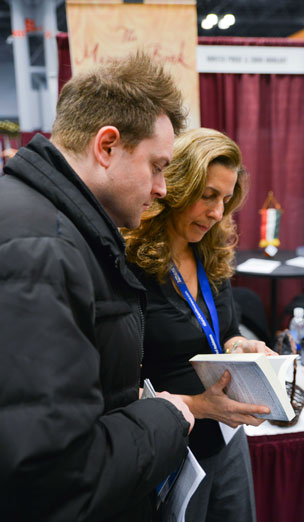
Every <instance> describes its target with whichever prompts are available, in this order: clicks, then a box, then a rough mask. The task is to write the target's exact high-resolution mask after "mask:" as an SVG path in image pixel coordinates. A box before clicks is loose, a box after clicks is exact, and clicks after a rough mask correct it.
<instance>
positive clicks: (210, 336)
mask: <svg viewBox="0 0 304 522" xmlns="http://www.w3.org/2000/svg"><path fill="white" fill-rule="evenodd" d="M195 258H196V266H197V275H198V281H199V285H200V288H201V292H202V295H203V296H204V299H205V302H206V305H207V308H208V311H209V313H210V317H211V321H212V325H213V329H212V328H211V326H210V324H209V323H208V321H207V319H206V317H205V315H204V314H203V312H202V310H201V309H200V307H199V306H198V304H197V303H196V301H195V300H194V299H193V297H192V295H191V294H190V292H189V290H188V287H187V285H186V283H185V281H184V279H183V277H182V275H181V273H180V272H179V270H178V268H177V266H176V265H175V263H173V262H172V263H173V265H172V267H171V269H170V274H171V275H172V277H173V279H174V281H175V283H176V284H177V286H178V288H179V289H180V291H181V293H182V294H183V296H184V298H185V299H186V301H187V302H188V304H189V306H190V307H191V309H192V310H193V313H194V314H195V316H196V318H197V320H198V322H199V324H200V325H201V327H202V329H203V330H204V332H205V334H206V337H207V341H208V343H209V346H210V348H211V350H212V351H213V353H222V348H221V345H220V330H219V322H218V315H217V311H216V307H215V303H214V299H213V295H212V292H211V288H210V285H209V281H208V278H207V275H206V272H205V269H204V267H203V265H202V262H201V260H200V258H199V255H198V253H197V252H196V250H195Z"/></svg>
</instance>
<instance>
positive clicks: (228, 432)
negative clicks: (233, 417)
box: [219, 422, 241, 446]
mask: <svg viewBox="0 0 304 522" xmlns="http://www.w3.org/2000/svg"><path fill="white" fill-rule="evenodd" d="M219 426H220V428H221V432H222V435H223V438H224V441H225V444H226V446H227V444H229V442H230V441H231V439H232V437H234V435H235V434H236V432H237V430H238V429H239V428H240V427H241V425H240V426H238V427H237V428H231V426H228V425H227V424H224V423H223V422H219Z"/></svg>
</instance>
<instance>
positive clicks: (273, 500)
mask: <svg viewBox="0 0 304 522" xmlns="http://www.w3.org/2000/svg"><path fill="white" fill-rule="evenodd" d="M248 443H249V449H250V455H251V463H252V471H253V478H254V487H255V493H256V510H257V520H258V522H303V520H304V495H303V484H304V466H303V453H304V434H303V433H285V434H280V435H264V436H258V437H248Z"/></svg>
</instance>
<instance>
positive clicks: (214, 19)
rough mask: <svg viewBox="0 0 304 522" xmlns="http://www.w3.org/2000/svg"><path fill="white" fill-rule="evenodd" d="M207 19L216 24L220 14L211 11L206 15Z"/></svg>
mask: <svg viewBox="0 0 304 522" xmlns="http://www.w3.org/2000/svg"><path fill="white" fill-rule="evenodd" d="M206 20H208V22H210V23H211V24H212V25H216V24H217V22H218V16H217V15H216V14H214V13H209V14H208V15H207V16H206Z"/></svg>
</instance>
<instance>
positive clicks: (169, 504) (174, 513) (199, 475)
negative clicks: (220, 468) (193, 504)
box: [161, 448, 206, 522]
mask: <svg viewBox="0 0 304 522" xmlns="http://www.w3.org/2000/svg"><path fill="white" fill-rule="evenodd" d="M205 475H206V473H205V472H204V470H203V468H202V467H201V466H200V465H199V463H198V462H197V460H196V458H195V457H194V455H193V453H192V451H191V450H190V449H189V448H188V455H187V458H186V460H185V462H184V464H183V467H182V470H181V472H180V474H179V476H178V478H177V479H176V482H175V483H174V486H173V487H172V490H171V491H170V493H169V495H168V498H167V500H166V501H165V503H164V504H163V507H162V516H161V518H162V520H164V521H166V522H171V521H172V522H185V513H186V509H187V506H188V503H189V500H190V498H191V497H192V495H193V493H194V492H195V491H196V489H197V488H198V486H199V484H200V483H201V481H202V480H203V478H204V477H205Z"/></svg>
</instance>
